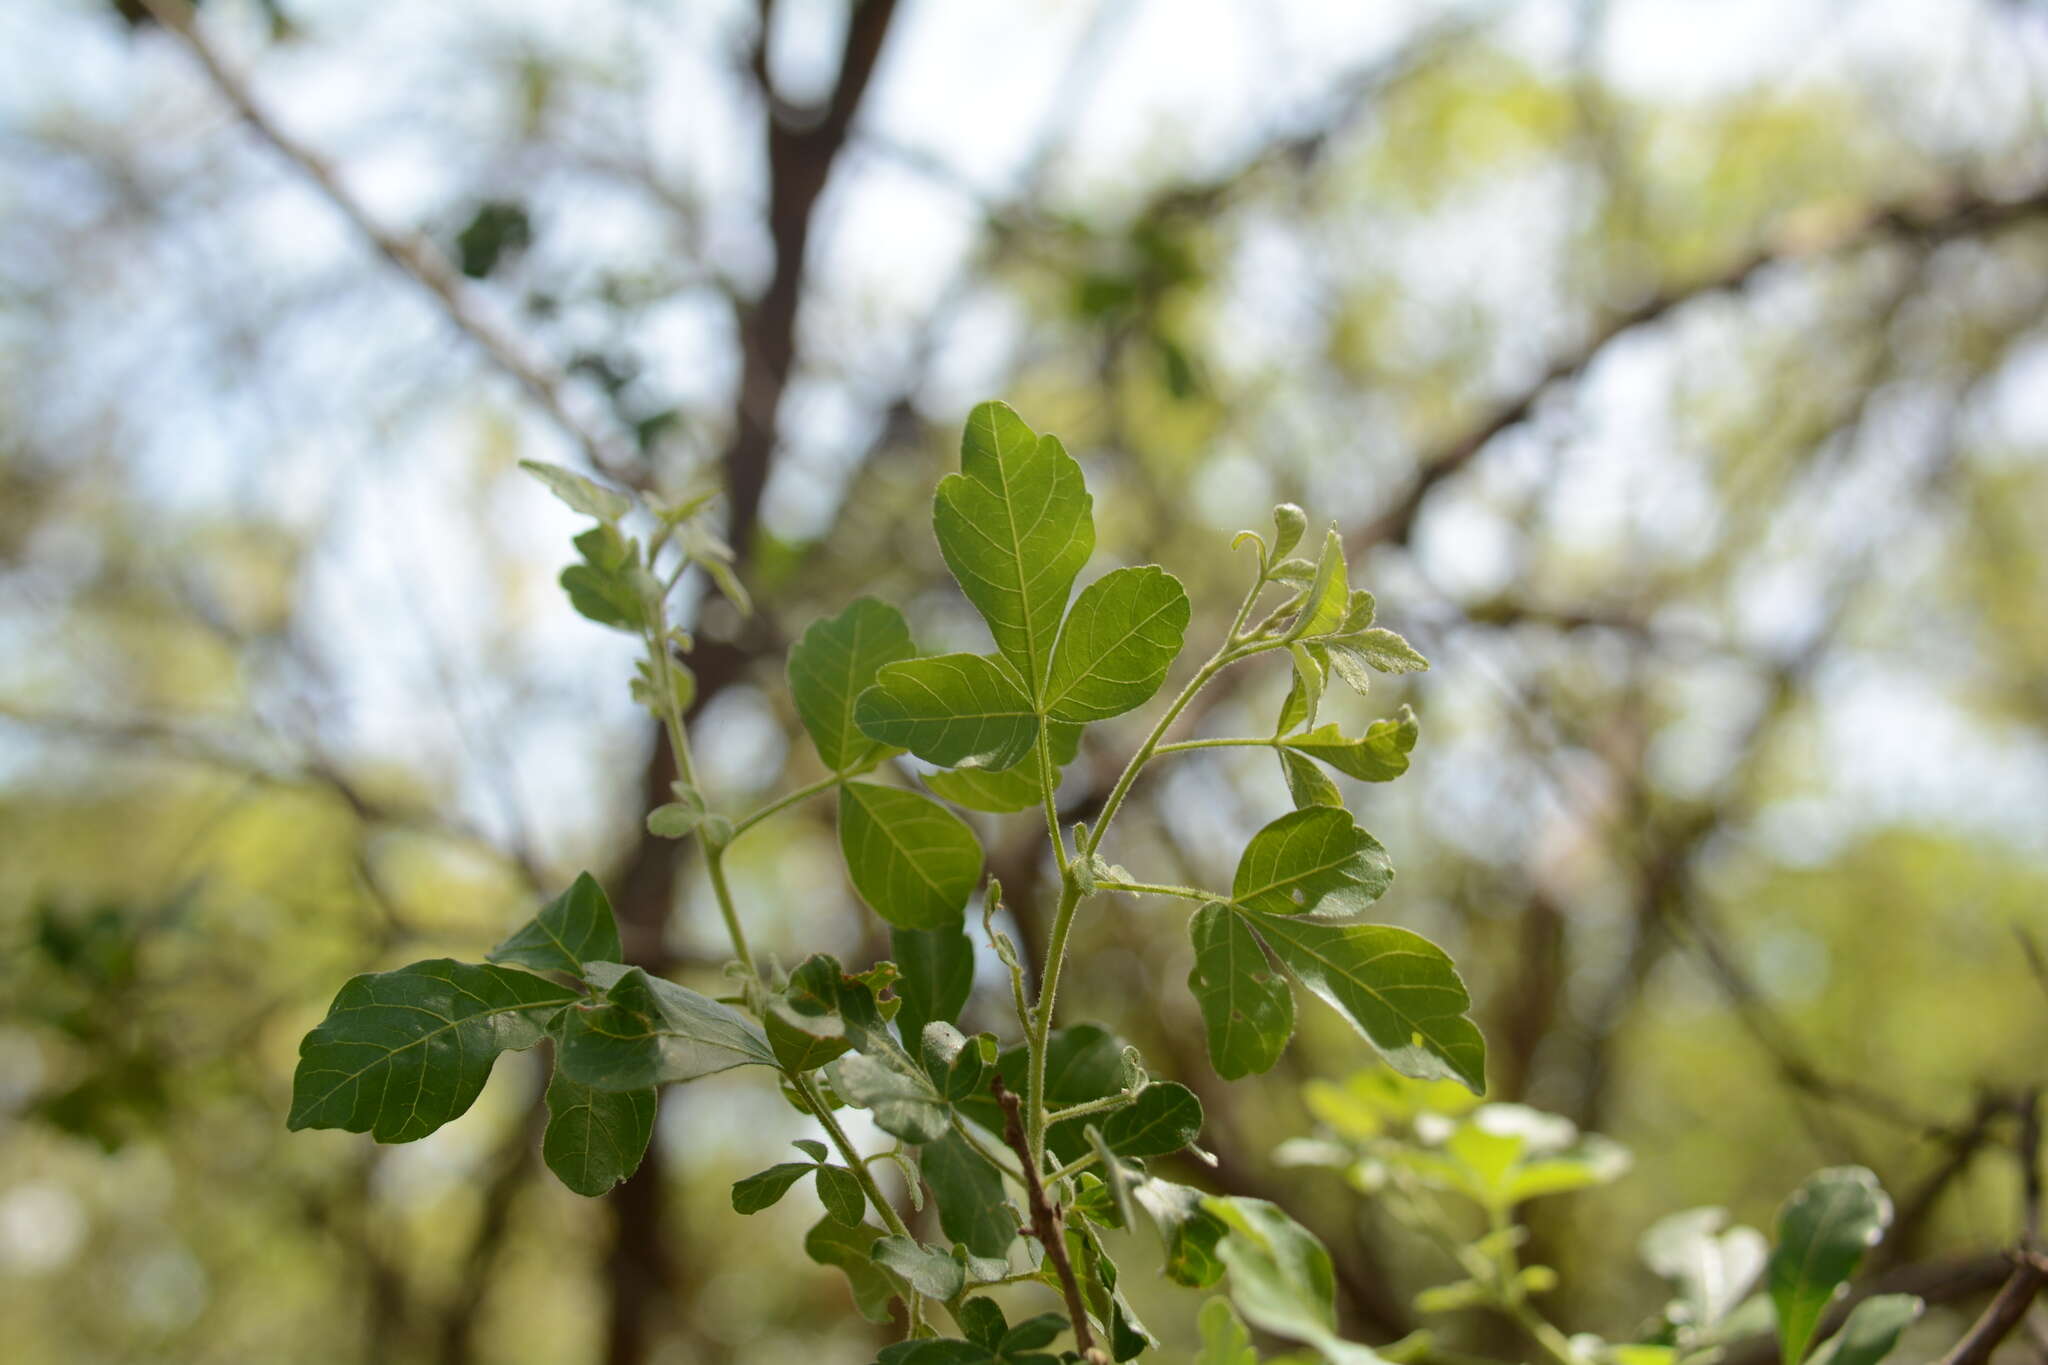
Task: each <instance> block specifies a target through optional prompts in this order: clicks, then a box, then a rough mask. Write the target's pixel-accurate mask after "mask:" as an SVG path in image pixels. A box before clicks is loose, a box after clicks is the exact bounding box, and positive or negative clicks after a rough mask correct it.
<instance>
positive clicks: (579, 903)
mask: <svg viewBox="0 0 2048 1365" xmlns="http://www.w3.org/2000/svg"><path fill="white" fill-rule="evenodd" d="M622 955H623V954H622V953H621V951H620V949H619V925H618V921H617V920H615V919H613V918H612V903H611V902H610V901H609V900H607V899H605V894H604V888H603V887H601V886H599V885H598V884H597V878H595V877H593V876H591V875H590V874H589V873H588V872H585V873H583V874H582V875H581V876H579V877H577V878H576V880H575V881H573V882H571V883H570V884H569V889H568V890H567V891H564V892H563V893H562V894H561V895H559V896H557V897H555V898H554V899H553V900H551V901H549V902H548V903H547V904H546V905H545V906H542V907H541V912H540V913H539V914H538V915H535V916H534V917H533V918H532V919H530V920H528V921H527V922H526V924H525V925H523V926H522V927H521V928H520V930H519V932H517V933H515V934H513V935H512V937H510V938H508V939H506V940H505V941H504V942H503V943H500V944H499V945H498V946H497V947H495V948H493V949H491V952H490V958H489V960H490V961H492V962H508V963H512V964H514V965H516V966H520V967H532V968H533V969H535V970H536V971H543V972H547V971H555V972H571V973H574V974H576V975H579V976H580V975H581V974H582V972H583V964H584V963H586V962H617V961H618V960H619V958H620V957H621V956H622Z"/></svg>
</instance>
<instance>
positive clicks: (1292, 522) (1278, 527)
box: [1272, 502, 1308, 559]
mask: <svg viewBox="0 0 2048 1365" xmlns="http://www.w3.org/2000/svg"><path fill="white" fill-rule="evenodd" d="M1307 530H1308V513H1306V512H1304V511H1302V510H1301V509H1300V508H1299V507H1296V506H1295V505H1294V504H1293V503H1291V502H1283V503H1281V504H1280V505H1279V506H1278V507H1275V508H1274V509H1273V550H1272V555H1273V558H1275V559H1285V558H1287V556H1288V555H1290V554H1292V553H1293V552H1294V547H1295V546H1297V545H1299V544H1301V537H1302V535H1303V533H1305V532H1306V531H1307Z"/></svg>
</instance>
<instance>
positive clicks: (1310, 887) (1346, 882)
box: [1230, 806, 1394, 918]
mask: <svg viewBox="0 0 2048 1365" xmlns="http://www.w3.org/2000/svg"><path fill="white" fill-rule="evenodd" d="M1393 882H1394V864H1393V860H1392V859H1390V858H1389V857H1388V856H1387V851H1386V849H1385V848H1383V847H1381V846H1380V842H1379V840H1377V839H1375V838H1373V837H1372V836H1371V835H1370V834H1367V833H1366V832H1365V831H1364V830H1362V829H1360V828H1359V827H1358V826H1356V825H1354V824H1352V823H1351V815H1350V812H1348V811H1345V810H1343V809H1341V808H1338V807H1332V806H1309V807H1306V808H1304V809H1302V810H1297V811H1292V812H1290V813H1288V814H1286V815H1283V816H1281V817H1280V818H1279V819H1277V820H1275V821H1273V822H1272V823H1271V824H1269V825H1267V826H1266V827H1265V828H1264V829H1262V830H1260V831H1259V832H1258V833H1257V834H1254V835H1253V836H1252V839H1251V842H1250V843H1249V844H1247V845H1245V850H1244V853H1243V854H1242V855H1241V856H1240V857H1239V858H1238V861H1237V873H1236V875H1235V876H1234V877H1233V878H1232V879H1231V892H1230V895H1231V901H1232V902H1233V903H1234V904H1236V905H1240V906H1243V907H1244V908H1246V909H1248V910H1257V911H1260V912H1262V913H1264V914H1269V915H1308V914H1313V915H1320V916H1323V917H1325V918H1329V917H1334V916H1339V915H1349V914H1355V913H1357V912H1359V911H1362V910H1364V909H1366V908H1367V907H1368V906H1370V905H1371V904H1372V903H1373V902H1374V901H1376V900H1378V899H1379V898H1380V897H1381V896H1383V895H1385V894H1386V891H1387V888H1388V887H1389V886H1391V885H1393Z"/></svg>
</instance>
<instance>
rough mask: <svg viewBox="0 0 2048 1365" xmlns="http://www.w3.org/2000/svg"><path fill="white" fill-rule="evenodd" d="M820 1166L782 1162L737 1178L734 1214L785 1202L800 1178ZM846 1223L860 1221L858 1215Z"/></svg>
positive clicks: (755, 1210)
mask: <svg viewBox="0 0 2048 1365" xmlns="http://www.w3.org/2000/svg"><path fill="white" fill-rule="evenodd" d="M817 1169H819V1168H818V1167H816V1166H813V1165H812V1164H811V1163H810V1162H808V1161H778V1162H776V1163H775V1164H774V1165H773V1166H770V1167H769V1168H768V1169H767V1170H765V1171H756V1172H754V1173H753V1174H752V1175H750V1176H748V1177H747V1178H746V1179H744V1180H735V1181H734V1182H733V1186H732V1211H733V1212H734V1213H759V1212H760V1211H761V1210H762V1209H767V1208H773V1207H774V1206H775V1205H777V1204H779V1203H781V1202H782V1196H783V1195H785V1194H788V1193H789V1191H790V1189H791V1188H792V1187H793V1186H794V1185H795V1184H796V1182H797V1181H799V1180H802V1179H803V1178H804V1177H805V1176H807V1175H809V1174H810V1173H811V1172H812V1171H814V1170H817ZM839 1221H840V1222H842V1223H858V1222H859V1221H860V1219H858V1218H842V1219H840V1220H839Z"/></svg>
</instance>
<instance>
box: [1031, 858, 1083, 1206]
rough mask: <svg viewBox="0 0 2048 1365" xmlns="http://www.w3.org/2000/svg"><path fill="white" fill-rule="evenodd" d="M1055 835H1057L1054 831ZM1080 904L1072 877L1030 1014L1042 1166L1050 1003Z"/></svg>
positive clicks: (1035, 1144) (1034, 1130)
mask: <svg viewBox="0 0 2048 1365" xmlns="http://www.w3.org/2000/svg"><path fill="white" fill-rule="evenodd" d="M1055 833H1057V831H1055ZM1080 904H1081V889H1080V887H1078V886H1076V885H1075V884H1074V879H1073V878H1071V877H1066V878H1062V879H1061V882H1060V903H1059V908H1058V909H1057V910H1055V911H1054V912H1053V917H1052V935H1051V937H1050V938H1048V939H1047V940H1046V945H1045V970H1044V972H1043V973H1042V974H1041V975H1040V977H1039V986H1038V1004H1037V1005H1036V1006H1035V1007H1034V1008H1033V1009H1032V1011H1031V1035H1030V1039H1029V1043H1030V1048H1029V1051H1030V1054H1031V1080H1030V1084H1029V1087H1028V1088H1027V1091H1026V1097H1025V1103H1026V1111H1025V1112H1026V1122H1025V1132H1026V1136H1027V1137H1028V1138H1029V1145H1030V1147H1031V1159H1032V1161H1033V1162H1034V1163H1036V1164H1037V1165H1038V1166H1039V1167H1041V1168H1043V1167H1044V1165H1045V1053H1046V1040H1047V1039H1048V1038H1049V1037H1050V1036H1051V1034H1052V1007H1053V1001H1054V999H1055V998H1056V997H1057V996H1058V994H1059V989H1060V967H1061V965H1062V964H1064V963H1065V962H1066V958H1067V935H1068V934H1070V933H1071V932H1073V928H1074V911H1075V910H1076V909H1077V908H1079V906H1080Z"/></svg>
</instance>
